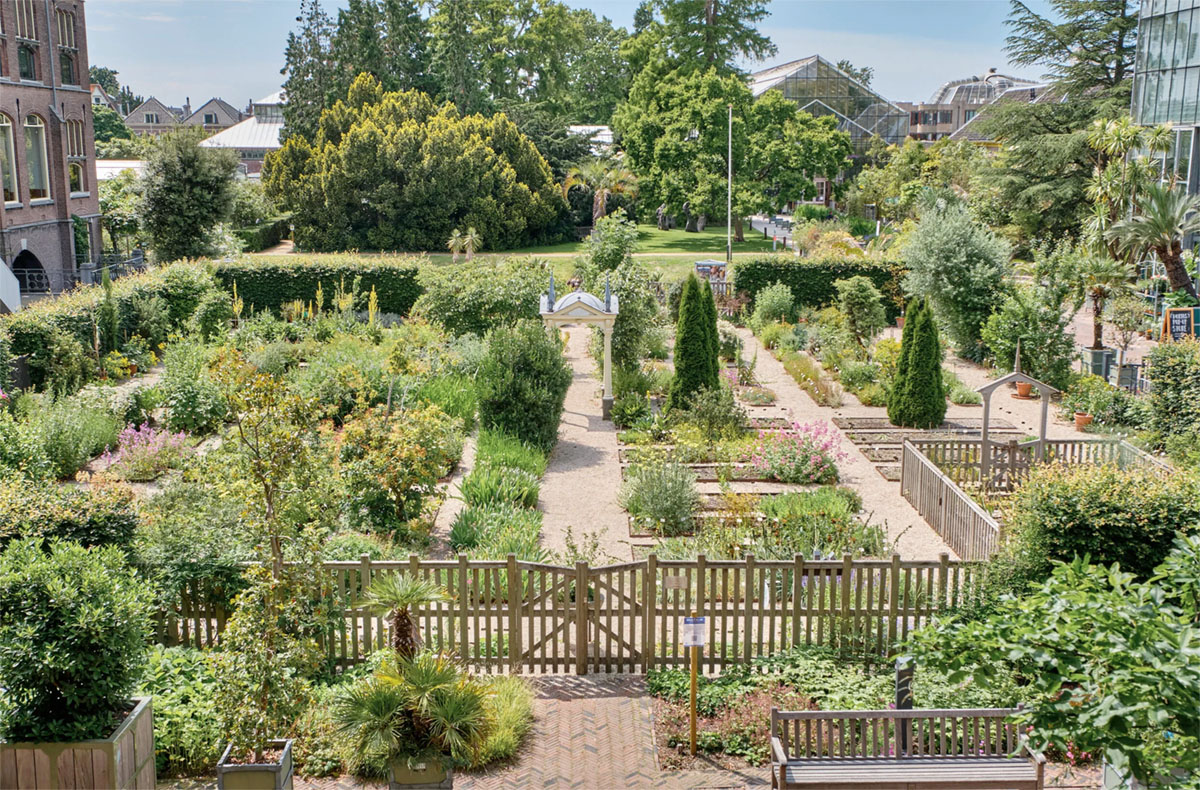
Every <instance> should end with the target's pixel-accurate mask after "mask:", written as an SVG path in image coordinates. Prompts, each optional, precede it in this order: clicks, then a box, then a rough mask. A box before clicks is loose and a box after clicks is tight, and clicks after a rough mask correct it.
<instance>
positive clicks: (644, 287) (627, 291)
mask: <svg viewBox="0 0 1200 790" xmlns="http://www.w3.org/2000/svg"><path fill="white" fill-rule="evenodd" d="M585 275H586V276H585V278H584V283H585V286H586V288H587V289H588V290H589V291H590V292H591V293H594V294H599V295H603V293H604V289H605V288H606V287H609V288H611V289H612V292H613V293H614V294H616V296H617V299H618V306H619V307H620V310H619V312H618V313H617V320H616V321H615V322H614V323H613V329H612V362H613V365H620V366H622V367H635V366H637V364H638V360H640V359H641V358H642V357H643V356H647V355H648V344H649V341H650V340H651V332H652V331H653V330H654V329H655V327H657V326H658V320H659V315H660V313H661V310H660V308H659V306H658V296H657V295H656V293H655V291H654V288H653V286H654V282H653V281H652V280H651V277H650V274H649V272H647V270H646V267H645V266H643V265H642V264H640V263H638V262H636V261H632V260H631V261H627V262H625V263H622V264H621V265H620V266H618V267H617V268H616V270H614V271H611V272H608V271H601V270H599V269H591V268H589V269H588V270H587V271H586V272H585ZM591 354H592V358H593V359H595V360H596V361H597V362H598V363H599V364H603V362H604V334H603V332H601V330H599V329H595V330H594V331H593V332H592V343H591Z"/></svg>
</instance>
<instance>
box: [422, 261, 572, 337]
mask: <svg viewBox="0 0 1200 790" xmlns="http://www.w3.org/2000/svg"><path fill="white" fill-rule="evenodd" d="M420 283H421V287H422V288H423V289H424V293H422V294H421V297H420V298H419V299H418V300H417V301H416V304H415V305H414V307H413V310H414V312H415V313H416V314H418V315H421V316H423V317H425V318H427V319H429V320H430V321H432V322H433V323H435V324H438V325H440V326H441V327H442V328H443V329H445V330H446V331H447V332H449V333H450V334H451V335H462V334H466V333H468V332H470V333H473V334H476V335H483V334H485V333H487V332H488V330H491V329H496V328H500V327H511V326H513V325H514V324H516V323H517V322H518V321H521V320H523V319H537V318H538V298H539V297H540V295H541V294H542V292H543V291H545V290H546V288H547V287H548V286H549V284H550V268H549V267H548V266H547V265H546V264H545V262H543V261H541V260H537V259H530V258H508V259H504V260H502V261H491V260H488V259H483V258H481V259H478V260H474V261H470V262H467V263H460V264H458V265H455V266H425V267H422V269H421V274H420Z"/></svg>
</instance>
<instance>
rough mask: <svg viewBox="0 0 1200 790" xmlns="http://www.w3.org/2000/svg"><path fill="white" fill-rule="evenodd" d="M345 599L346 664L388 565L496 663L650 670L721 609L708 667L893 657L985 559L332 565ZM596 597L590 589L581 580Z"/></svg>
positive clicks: (184, 622) (475, 656)
mask: <svg viewBox="0 0 1200 790" xmlns="http://www.w3.org/2000/svg"><path fill="white" fill-rule="evenodd" d="M324 567H325V570H326V572H327V573H328V574H329V580H330V582H331V587H332V589H333V593H334V596H335V598H336V599H337V601H338V602H339V605H340V606H341V607H342V614H343V616H342V618H341V619H340V624H341V625H340V628H338V629H337V632H336V633H335V634H334V635H333V637H332V638H331V639H328V640H326V642H327V643H326V644H325V645H323V648H324V650H325V652H326V654H327V656H328V658H329V660H330V662H331V663H333V664H334V665H335V666H338V667H349V666H352V665H354V664H357V663H359V662H362V661H364V660H366V658H367V656H368V655H369V654H370V653H371V652H372V651H373V650H376V649H379V648H381V647H384V646H385V645H386V644H387V639H388V629H387V623H386V619H385V618H384V617H382V616H379V615H377V614H375V613H373V612H371V611H369V610H368V609H366V608H364V606H363V604H362V601H363V593H364V591H366V590H368V589H369V588H370V586H371V584H372V583H373V581H374V580H376V579H378V578H380V576H381V575H382V574H389V573H411V574H416V575H417V576H420V577H423V578H426V579H429V580H431V581H433V582H434V583H435V584H436V585H437V586H438V587H439V588H441V589H442V590H444V591H445V592H446V594H447V597H448V598H449V600H447V601H445V602H439V603H434V604H431V605H429V606H425V607H422V608H420V609H419V610H417V611H416V612H415V613H414V614H415V618H416V620H417V622H418V624H419V626H420V630H421V633H422V635H423V637H424V639H425V641H426V644H427V645H428V646H430V647H432V648H435V649H439V650H447V651H452V652H454V653H456V654H457V655H458V656H459V657H460V658H461V659H462V660H463V661H464V662H466V663H467V664H468V665H469V666H470V667H471V668H472V669H473V670H474V671H476V672H484V673H501V672H507V673H570V672H574V673H576V674H581V675H582V674H586V673H589V672H606V673H641V672H645V671H646V670H648V669H651V668H653V667H659V666H684V665H686V662H687V654H686V652H685V650H684V648H683V647H681V645H680V639H681V638H682V634H681V627H682V622H683V618H684V617H685V616H688V615H690V614H692V613H693V612H694V613H697V614H699V615H702V616H705V617H707V618H708V629H707V633H708V636H707V639H708V644H707V647H706V648H705V649H704V650H703V655H702V658H701V666H702V669H703V670H704V671H705V672H710V673H711V672H717V671H720V670H721V669H722V668H723V667H727V666H730V665H734V664H749V663H751V662H752V661H753V659H755V658H758V657H760V656H767V655H771V654H774V653H776V652H778V651H780V650H784V649H787V648H789V647H792V646H797V645H812V644H816V645H827V646H832V647H837V648H845V649H850V650H854V651H856V652H859V653H865V654H868V655H875V656H878V657H879V658H881V659H883V658H886V657H887V656H888V655H890V653H891V651H892V648H893V647H894V646H895V645H897V644H898V643H899V642H900V641H902V640H903V639H905V638H906V637H907V636H908V634H909V633H910V632H911V631H912V630H913V629H916V628H919V627H921V626H922V625H924V624H926V623H927V622H929V620H930V619H931V618H932V617H933V616H934V615H935V614H937V613H939V612H943V611H946V610H949V609H952V608H955V607H958V606H961V605H964V604H967V603H969V602H971V601H973V600H975V599H976V597H977V596H978V595H979V592H980V591H979V587H980V576H979V574H980V569H979V568H978V567H976V566H973V565H970V564H966V563H960V562H957V561H952V560H950V559H949V556H948V555H945V554H943V555H942V556H941V558H940V559H939V560H938V561H933V562H914V561H902V560H901V559H900V557H899V555H894V556H892V558H891V559H890V560H872V559H855V558H852V557H851V556H849V555H846V556H845V557H843V559H842V560H824V561H812V560H806V559H804V558H803V557H800V556H796V557H794V558H793V559H791V560H783V561H780V560H770V561H764V560H757V559H755V558H754V557H753V556H747V557H745V558H744V559H741V560H721V561H717V560H707V559H705V558H704V557H703V556H700V557H698V558H696V559H695V560H687V561H679V560H660V559H659V558H658V557H657V556H656V555H653V554H651V555H650V556H649V557H648V558H646V559H644V560H640V561H636V562H627V563H621V564H617V565H606V566H602V567H590V566H589V565H588V563H586V562H578V563H576V564H575V566H574V567H570V566H560V565H548V564H544V563H536V562H525V561H522V560H518V559H516V557H515V556H513V555H509V556H508V558H507V560H500V561H482V560H472V559H468V558H466V557H464V556H459V557H458V559H457V560H428V559H421V558H419V557H417V556H415V555H414V556H412V557H410V558H409V560H408V561H407V562H405V561H389V562H381V561H372V560H371V559H370V558H369V557H367V556H366V555H363V557H362V558H361V560H359V561H357V562H355V561H351V562H327V563H325V565H324ZM581 590H582V591H584V594H582V595H580V594H578V593H579V591H581ZM227 616H228V611H227V608H226V606H225V604H223V603H221V602H214V601H213V596H212V595H211V591H208V592H206V591H204V590H199V589H187V590H183V591H182V592H181V595H180V597H179V600H178V602H177V603H176V604H175V605H174V606H171V607H169V608H168V609H167V610H166V611H163V612H161V613H160V617H159V620H158V638H159V640H160V641H161V642H162V643H164V644H168V645H171V644H186V645H192V646H195V647H208V646H211V645H213V644H215V643H216V642H217V641H218V640H219V637H220V633H221V631H222V629H223V628H224V625H225V620H226V617H227Z"/></svg>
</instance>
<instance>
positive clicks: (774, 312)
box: [750, 281, 796, 327]
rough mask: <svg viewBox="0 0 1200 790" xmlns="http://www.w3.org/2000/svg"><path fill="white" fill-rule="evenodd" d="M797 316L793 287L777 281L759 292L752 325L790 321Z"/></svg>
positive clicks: (758, 325) (755, 301) (759, 325)
mask: <svg viewBox="0 0 1200 790" xmlns="http://www.w3.org/2000/svg"><path fill="white" fill-rule="evenodd" d="M795 316H796V299H795V297H794V296H792V289H791V288H789V287H788V286H786V285H784V284H783V283H782V282H778V281H777V282H776V283H775V284H774V285H769V286H767V287H766V288H763V289H762V290H761V291H760V292H759V293H758V294H757V296H756V298H755V300H754V314H753V316H751V318H750V325H751V326H752V327H761V326H765V325H767V324H772V323H788V322H790V321H791V320H792V319H794V318H795Z"/></svg>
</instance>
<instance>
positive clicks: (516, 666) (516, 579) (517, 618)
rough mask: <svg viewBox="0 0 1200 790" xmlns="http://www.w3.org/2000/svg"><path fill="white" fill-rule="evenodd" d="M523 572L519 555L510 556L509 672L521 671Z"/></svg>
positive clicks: (510, 554)
mask: <svg viewBox="0 0 1200 790" xmlns="http://www.w3.org/2000/svg"><path fill="white" fill-rule="evenodd" d="M520 664H521V572H520V571H519V570H517V555H516V554H512V553H509V555H508V671H509V672H510V673H512V674H516V673H518V672H520V671H521V668H520Z"/></svg>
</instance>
